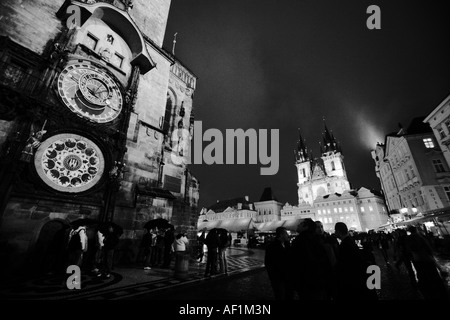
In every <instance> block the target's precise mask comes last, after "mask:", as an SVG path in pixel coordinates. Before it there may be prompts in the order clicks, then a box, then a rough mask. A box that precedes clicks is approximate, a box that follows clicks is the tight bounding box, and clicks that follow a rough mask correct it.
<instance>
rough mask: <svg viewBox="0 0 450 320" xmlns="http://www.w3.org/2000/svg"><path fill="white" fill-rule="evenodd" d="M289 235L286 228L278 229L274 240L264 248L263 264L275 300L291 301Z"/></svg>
mask: <svg viewBox="0 0 450 320" xmlns="http://www.w3.org/2000/svg"><path fill="white" fill-rule="evenodd" d="M290 248H291V244H290V242H289V235H288V233H287V230H286V228H283V227H278V228H277V229H276V231H275V239H274V240H273V241H272V242H271V243H269V245H268V246H267V247H266V254H265V257H264V264H265V266H266V270H267V274H268V276H269V279H270V284H271V285H272V290H273V294H274V296H275V299H276V300H292V299H293V288H292V276H291V265H290V264H291V261H290Z"/></svg>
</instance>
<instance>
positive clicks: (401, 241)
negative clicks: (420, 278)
mask: <svg viewBox="0 0 450 320" xmlns="http://www.w3.org/2000/svg"><path fill="white" fill-rule="evenodd" d="M395 233H396V235H397V236H396V239H395V243H394V246H395V247H394V249H395V253H396V257H397V260H396V261H395V267H396V268H397V269H400V267H401V266H402V265H404V266H405V269H406V271H407V272H408V276H409V281H410V282H411V285H412V286H413V287H416V286H417V281H416V274H415V272H414V270H413V267H412V254H411V252H410V251H409V250H408V248H407V247H406V239H407V233H406V230H404V229H397V230H395Z"/></svg>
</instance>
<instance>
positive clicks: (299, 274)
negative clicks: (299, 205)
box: [291, 218, 332, 300]
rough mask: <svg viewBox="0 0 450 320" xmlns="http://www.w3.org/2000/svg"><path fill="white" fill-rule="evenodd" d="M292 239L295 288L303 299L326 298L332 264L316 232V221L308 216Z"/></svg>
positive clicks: (327, 296) (327, 297)
mask: <svg viewBox="0 0 450 320" xmlns="http://www.w3.org/2000/svg"><path fill="white" fill-rule="evenodd" d="M297 232H298V236H297V237H295V239H294V240H293V241H292V250H291V253H292V266H293V268H294V269H293V270H294V279H293V280H294V289H295V291H296V292H297V294H298V296H299V298H300V299H301V300H326V299H330V297H329V292H330V291H329V285H330V282H331V278H332V266H331V262H330V260H329V258H328V256H327V252H326V250H325V248H324V246H323V245H322V243H321V240H320V238H319V235H318V234H317V233H316V223H315V222H314V221H313V220H312V219H310V218H306V219H304V220H303V221H302V222H300V223H299V225H298V226H297Z"/></svg>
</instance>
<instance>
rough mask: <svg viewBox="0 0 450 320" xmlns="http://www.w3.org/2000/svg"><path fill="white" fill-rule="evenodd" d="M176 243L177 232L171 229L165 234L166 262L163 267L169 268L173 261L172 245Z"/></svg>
mask: <svg viewBox="0 0 450 320" xmlns="http://www.w3.org/2000/svg"><path fill="white" fill-rule="evenodd" d="M174 241H175V230H174V228H173V227H170V228H168V229H167V230H166V232H165V233H164V262H163V265H162V267H163V268H169V267H170V262H171V261H172V243H173V242H174Z"/></svg>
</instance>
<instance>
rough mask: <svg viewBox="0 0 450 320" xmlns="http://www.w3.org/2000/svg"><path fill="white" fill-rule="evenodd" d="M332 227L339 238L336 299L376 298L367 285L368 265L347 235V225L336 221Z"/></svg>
mask: <svg viewBox="0 0 450 320" xmlns="http://www.w3.org/2000/svg"><path fill="white" fill-rule="evenodd" d="M334 229H335V233H336V235H337V237H338V238H339V239H340V240H341V243H340V244H339V250H338V258H337V264H336V284H337V292H336V300H378V296H377V293H376V291H375V289H372V290H371V289H369V288H368V287H367V279H368V277H369V274H367V267H368V266H369V265H368V263H367V262H366V261H365V259H364V258H363V255H362V253H361V251H360V249H359V248H358V245H357V244H356V243H355V240H354V239H353V238H352V237H351V236H350V235H349V233H348V228H347V225H346V224H345V223H343V222H337V223H336V224H335V226H334Z"/></svg>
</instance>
